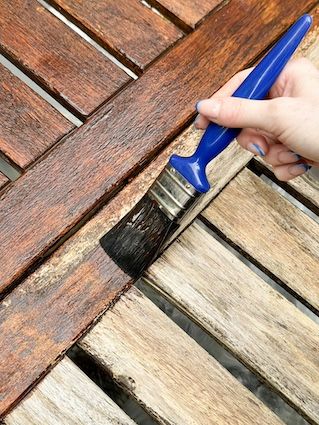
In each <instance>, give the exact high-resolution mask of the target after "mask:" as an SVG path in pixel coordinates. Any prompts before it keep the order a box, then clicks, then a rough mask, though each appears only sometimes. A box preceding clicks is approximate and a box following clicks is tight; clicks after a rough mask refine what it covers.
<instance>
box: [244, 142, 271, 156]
mask: <svg viewBox="0 0 319 425" xmlns="http://www.w3.org/2000/svg"><path fill="white" fill-rule="evenodd" d="M247 148H248V150H249V151H250V152H252V153H254V154H255V155H259V156H265V155H266V154H265V151H264V150H263V148H261V147H260V146H259V145H257V143H250V144H249V145H248V147H247Z"/></svg>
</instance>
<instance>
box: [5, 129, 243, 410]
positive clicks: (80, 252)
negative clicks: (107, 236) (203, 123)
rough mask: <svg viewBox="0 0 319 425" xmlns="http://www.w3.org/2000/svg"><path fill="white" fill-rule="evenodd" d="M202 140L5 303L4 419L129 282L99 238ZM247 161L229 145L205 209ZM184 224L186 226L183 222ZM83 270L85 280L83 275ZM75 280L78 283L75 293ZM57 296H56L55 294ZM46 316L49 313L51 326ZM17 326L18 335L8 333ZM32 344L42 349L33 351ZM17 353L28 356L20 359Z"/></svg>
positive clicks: (179, 148)
mask: <svg viewBox="0 0 319 425" xmlns="http://www.w3.org/2000/svg"><path fill="white" fill-rule="evenodd" d="M199 137H200V133H199V132H197V131H195V130H194V129H192V128H190V129H189V130H187V131H185V132H184V133H183V134H182V135H181V136H180V137H179V138H178V139H176V140H174V142H173V143H172V144H171V145H170V146H168V147H167V148H166V149H165V150H164V151H163V152H162V153H161V155H160V156H159V157H158V158H157V159H156V160H154V161H153V162H152V163H151V164H150V165H149V166H148V167H147V168H146V169H145V170H144V171H143V173H141V174H139V175H138V177H136V178H135V179H134V180H132V181H131V182H130V183H129V184H128V185H127V186H125V188H124V189H123V190H122V191H120V192H119V193H118V194H117V195H116V196H115V197H114V198H113V199H112V200H111V201H110V202H109V203H108V204H107V205H106V206H105V207H104V208H103V209H102V210H101V211H99V213H98V214H96V215H95V216H94V217H93V218H92V219H91V220H90V221H89V222H87V223H86V224H85V225H84V226H83V227H82V228H81V229H80V230H79V231H78V232H77V233H76V234H75V235H74V236H73V237H71V238H70V239H69V240H68V241H66V242H65V243H64V244H63V245H62V246H61V247H60V248H59V249H58V250H57V251H56V252H55V253H54V255H52V256H51V257H50V258H49V259H48V260H47V262H46V263H44V264H43V265H42V266H41V267H40V268H39V269H38V270H37V271H36V272H35V273H33V274H32V275H30V276H29V278H28V279H26V280H25V281H23V282H22V283H20V285H19V286H18V287H17V288H16V289H14V290H13V291H12V292H11V293H10V294H9V295H8V296H7V297H6V298H5V299H4V300H3V301H2V303H1V304H0V317H6V320H5V323H3V324H2V325H1V318H0V352H1V361H2V367H3V370H5V371H6V374H7V375H8V376H9V377H10V379H8V380H6V381H3V380H1V379H0V383H1V382H2V386H1V387H0V393H1V395H2V398H1V400H0V416H1V414H2V413H3V412H5V411H7V410H8V409H9V408H11V407H12V405H13V404H14V403H15V402H16V400H17V399H18V398H19V397H21V395H22V394H23V393H24V392H25V391H26V390H27V389H28V388H29V387H30V386H32V385H33V384H34V381H35V380H37V379H38V377H39V375H40V374H41V373H42V372H45V371H46V370H47V368H48V367H50V366H51V365H52V364H54V363H55V362H56V361H57V359H58V358H59V356H60V355H61V353H63V352H64V351H65V350H66V349H67V348H68V347H69V346H70V345H71V344H72V342H73V341H74V340H76V339H77V337H78V335H79V332H85V331H86V329H87V327H88V326H89V325H90V323H91V322H92V321H93V320H94V319H95V318H96V316H98V315H99V314H100V313H102V311H103V310H104V309H105V304H103V300H106V301H107V300H108V299H109V298H110V297H111V298H112V297H114V296H115V294H110V292H111V291H112V288H114V287H116V285H117V282H120V283H121V284H119V285H118V286H117V292H118V293H120V292H121V291H122V290H123V287H125V286H126V284H129V283H130V282H129V280H128V277H124V278H123V280H121V279H122V272H121V271H120V270H118V269H117V268H116V267H115V266H114V264H113V263H112V262H110V261H109V260H108V259H107V257H106V258H105V259H104V257H105V253H104V251H103V250H102V248H100V246H99V239H100V237H101V236H102V235H103V234H104V233H105V232H107V231H108V230H109V229H110V228H111V227H112V226H114V224H116V223H117V222H118V221H119V220H120V219H121V218H122V217H124V215H125V214H126V213H127V212H128V211H129V210H130V209H131V208H132V207H133V206H134V205H135V204H136V203H137V202H138V201H139V200H140V199H141V197H142V196H143V194H144V193H145V191H146V190H147V189H148V188H149V186H150V185H151V183H152V182H153V181H154V179H155V178H156V177H157V176H158V175H159V173H160V172H161V170H162V169H163V167H164V164H165V163H166V161H167V159H168V157H169V155H170V154H171V153H172V151H175V152H176V153H178V154H180V155H189V154H190V153H191V152H192V150H193V149H194V147H195V145H196V144H197V143H198V141H199ZM250 157H251V154H250V153H249V152H247V151H245V150H243V149H241V148H240V147H239V146H238V145H237V144H232V145H231V146H229V147H228V148H227V149H226V150H225V151H224V152H223V153H222V154H221V155H219V157H218V158H216V159H215V160H214V161H213V162H212V163H211V164H210V167H209V176H210V178H211V180H212V181H213V179H215V180H216V182H217V183H216V184H214V186H213V188H212V189H211V191H210V192H209V193H208V194H207V195H206V196H205V197H203V198H202V200H201V208H200V210H201V209H203V208H204V207H205V206H206V205H207V204H208V203H209V201H210V200H211V199H212V198H213V197H214V196H216V195H217V194H218V193H219V192H220V191H221V190H222V189H223V187H224V186H225V185H226V184H227V183H228V181H229V180H230V179H232V178H233V177H234V176H235V175H236V174H237V173H238V171H240V170H241V169H242V167H243V166H245V164H246V163H247V162H248V161H249V159H250ZM199 207H200V206H199ZM200 210H199V211H200ZM196 214H198V211H192V214H190V215H189V217H188V222H189V221H190V220H192V219H194V218H195V216H196ZM186 224H187V222H186V223H184V225H186ZM180 230H182V228H181V229H180ZM97 257H101V258H97ZM103 259H104V260H103ZM103 261H104V262H103ZM100 263H101V265H103V270H104V265H105V270H106V268H107V270H106V273H107V275H106V276H105V277H103V276H102V277H101V278H100V277H99V276H98V273H99V270H100V266H99V264H100ZM108 264H109V265H108ZM88 265H90V266H88ZM101 267H102V266H101ZM85 270H87V274H88V275H87V274H86V272H85V273H84V272H83V271H85ZM74 276H75V278H74ZM71 277H72V279H73V281H74V282H75V283H74V287H73V286H72V289H70V285H72V283H71V282H70V278H71ZM108 279H111V281H110V282H111V283H110V284H108V283H107V282H108ZM88 282H90V284H89V283H88ZM64 291H66V293H65V295H64ZM70 291H71V293H69V292H70ZM57 292H58V294H59V295H56V293H57ZM10 306H12V307H11V309H9V310H8V309H7V307H10ZM47 309H50V314H49V320H48V321H47V318H46V316H47ZM73 310H74V311H73ZM78 310H79V311H78ZM1 311H2V312H3V316H1V314H2V313H1ZM55 316H56V317H58V319H57V320H54V317H55ZM70 317H71V318H72V320H70ZM44 321H45V324H44V323H43V322H44ZM78 322H80V323H78ZM61 323H62V325H61ZM30 326H31V329H33V330H35V331H34V333H33V334H32V338H29V337H28V333H29V330H28V329H29V328H30ZM12 327H14V330H15V331H14V333H12V332H11V331H12ZM50 328H51V330H50ZM79 329H80V331H79ZM36 332H37V333H38V334H37V335H36ZM26 334H27V336H26ZM8 335H10V336H11V337H10V339H9V340H8V339H6V338H7V336H8ZM48 335H49V337H48ZM50 335H55V339H54V340H52V339H51V337H50ZM2 337H4V338H2ZM35 340H38V341H39V343H38V344H34V341H35ZM20 346H21V347H24V350H23V349H21V350H20V351H18V352H16V349H17V347H20ZM2 347H5V348H2ZM44 353H45V355H44ZM12 359H14V361H12ZM0 374H1V363H0Z"/></svg>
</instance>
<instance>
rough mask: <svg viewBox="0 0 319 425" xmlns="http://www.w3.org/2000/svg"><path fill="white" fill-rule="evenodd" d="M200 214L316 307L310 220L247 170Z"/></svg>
mask: <svg viewBox="0 0 319 425" xmlns="http://www.w3.org/2000/svg"><path fill="white" fill-rule="evenodd" d="M203 215H204V217H206V218H207V219H208V220H209V221H210V222H212V223H213V225H214V226H216V227H217V228H218V229H219V230H220V231H221V232H222V233H223V234H225V235H226V237H227V238H229V239H230V240H231V241H232V242H233V243H235V244H236V245H238V246H239V247H240V248H241V249H242V250H243V251H245V252H247V253H248V254H249V256H251V257H252V258H253V259H255V260H256V261H257V262H258V264H260V265H261V266H262V267H263V268H265V269H266V270H268V271H270V272H271V273H272V274H273V275H274V276H275V277H277V278H279V279H280V281H281V282H282V283H283V284H284V285H285V286H287V287H288V288H290V289H291V290H292V291H293V292H294V293H296V294H297V295H298V296H300V297H301V298H302V299H304V300H305V301H306V302H307V303H308V304H309V306H312V308H313V309H314V311H318V310H319V225H318V224H317V223H316V222H315V221H314V220H312V219H311V218H309V217H308V216H307V215H306V214H305V213H303V212H302V211H301V210H299V209H298V208H297V207H295V206H294V205H292V204H291V203H290V202H289V201H288V200H286V199H285V198H284V197H283V196H281V195H280V194H279V193H278V192H277V191H276V190H274V189H273V188H272V187H270V186H269V185H267V184H266V183H265V182H263V181H262V180H261V179H260V178H259V177H257V176H256V175H255V174H253V173H252V172H251V171H249V170H247V169H245V170H244V171H243V172H241V173H240V174H239V175H238V176H237V177H236V178H235V179H234V180H233V181H232V182H230V184H229V185H228V186H227V188H226V189H225V190H223V192H222V193H221V194H220V196H218V197H217V198H216V199H215V200H214V201H213V202H212V203H211V204H210V206H209V207H208V209H207V210H206V211H205V212H204V214H203Z"/></svg>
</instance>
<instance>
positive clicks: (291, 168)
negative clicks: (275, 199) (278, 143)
mask: <svg viewBox="0 0 319 425" xmlns="http://www.w3.org/2000/svg"><path fill="white" fill-rule="evenodd" d="M309 168H310V167H309V165H308V164H304V163H302V164H287V165H278V166H277V167H274V174H275V176H276V177H277V179H278V180H281V181H289V180H291V179H294V178H295V177H298V176H301V175H302V174H304V173H305V172H306V171H308V170H309Z"/></svg>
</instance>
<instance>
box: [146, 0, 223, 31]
mask: <svg viewBox="0 0 319 425" xmlns="http://www.w3.org/2000/svg"><path fill="white" fill-rule="evenodd" d="M223 2H224V0H150V3H151V4H153V5H155V6H156V7H158V8H159V9H160V10H162V11H163V13H165V12H166V11H169V12H170V14H172V16H173V17H177V18H178V19H179V20H180V21H182V22H183V23H185V24H187V25H188V26H190V27H191V28H195V26H196V25H197V24H198V23H199V22H200V21H201V20H202V19H203V18H205V16H206V15H208V14H209V13H210V12H211V11H212V10H213V9H214V8H215V7H217V6H218V5H221V4H222V3H223ZM170 16H171V15H170ZM173 19H174V18H173Z"/></svg>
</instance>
